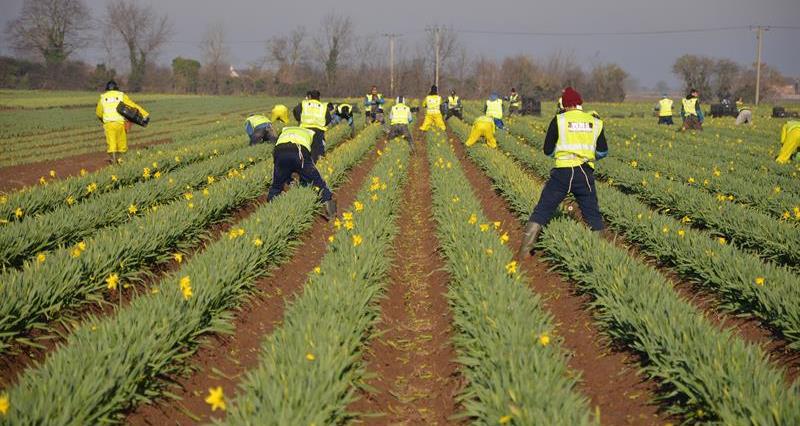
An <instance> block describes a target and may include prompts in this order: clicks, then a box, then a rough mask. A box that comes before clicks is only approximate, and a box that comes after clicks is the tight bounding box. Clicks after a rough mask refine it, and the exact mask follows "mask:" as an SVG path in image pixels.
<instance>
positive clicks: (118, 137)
mask: <svg viewBox="0 0 800 426" xmlns="http://www.w3.org/2000/svg"><path fill="white" fill-rule="evenodd" d="M103 130H105V131H106V145H107V147H108V148H107V149H106V152H108V153H109V154H112V153H115V152H119V153H125V152H128V134H127V132H126V129H125V122H123V121H119V122H118V121H112V122H109V123H103Z"/></svg>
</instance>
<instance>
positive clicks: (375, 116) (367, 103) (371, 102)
mask: <svg viewBox="0 0 800 426" xmlns="http://www.w3.org/2000/svg"><path fill="white" fill-rule="evenodd" d="M385 102H386V101H385V100H384V99H383V94H381V93H378V87H377V86H372V89H370V91H369V93H367V94H366V95H365V96H364V110H365V111H364V115H365V117H366V123H367V124H371V123H373V122H375V121H379V122H381V123H383V104H384V103H385Z"/></svg>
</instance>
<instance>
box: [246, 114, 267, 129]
mask: <svg viewBox="0 0 800 426" xmlns="http://www.w3.org/2000/svg"><path fill="white" fill-rule="evenodd" d="M246 121H247V122H249V123H250V125H251V126H253V128H254V129H255V128H256V127H258V126H260V125H262V124H269V123H271V121H269V118H267V117H266V116H264V115H261V114H253V115H251V116H249V117H247V120H246Z"/></svg>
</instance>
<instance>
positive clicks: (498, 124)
mask: <svg viewBox="0 0 800 426" xmlns="http://www.w3.org/2000/svg"><path fill="white" fill-rule="evenodd" d="M503 126H504V124H503V119H502V118H495V119H494V127H497V128H498V129H505V127H503Z"/></svg>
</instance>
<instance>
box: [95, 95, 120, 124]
mask: <svg viewBox="0 0 800 426" xmlns="http://www.w3.org/2000/svg"><path fill="white" fill-rule="evenodd" d="M124 98H125V94H124V93H122V92H120V91H119V90H109V91H107V92H105V93H103V94H102V95H100V102H101V103H102V104H103V123H114V122H120V123H122V122H124V121H125V117H123V116H122V115H120V113H118V112H117V105H119V103H120V102H122V100H123V99H124Z"/></svg>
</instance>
